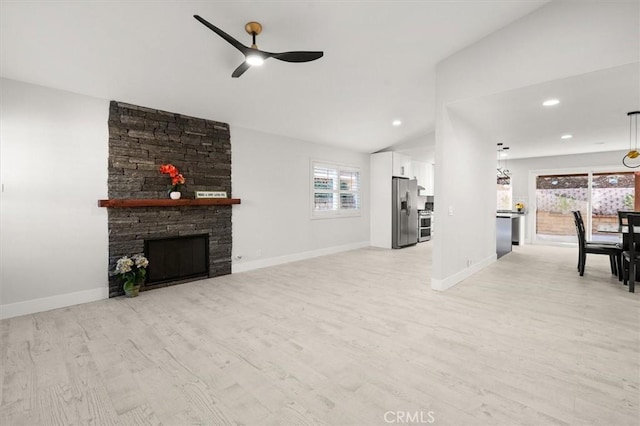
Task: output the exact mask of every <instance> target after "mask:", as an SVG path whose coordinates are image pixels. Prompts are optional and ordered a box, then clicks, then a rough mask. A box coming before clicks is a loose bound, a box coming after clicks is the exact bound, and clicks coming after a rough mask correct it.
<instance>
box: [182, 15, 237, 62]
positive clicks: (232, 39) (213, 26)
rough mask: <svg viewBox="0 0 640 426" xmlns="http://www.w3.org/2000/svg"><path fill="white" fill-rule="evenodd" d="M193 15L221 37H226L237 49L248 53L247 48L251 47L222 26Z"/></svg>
mask: <svg viewBox="0 0 640 426" xmlns="http://www.w3.org/2000/svg"><path fill="white" fill-rule="evenodd" d="M193 17H194V18H196V19H197V20H198V21H200V22H201V23H202V24H203V25H204V26H205V27H207V28H209V29H210V30H211V31H213V32H214V33H216V34H218V35H219V36H220V37H222V38H223V39H225V40H226V41H227V42H228V43H229V44H230V45H232V46H233V47H235V48H236V49H238V50H239V51H241V52H242V53H244V54H246V52H247V50H248V49H249V48H248V47H247V46H245V45H244V44H242V43H240V42H239V41H238V40H236V39H235V38H233V37H231V36H230V35H229V34H227V33H225V32H224V31H222V30H221V29H220V28H218V27H216V26H215V25H213V24H212V23H210V22H208V21H207V20H205V19H203V18H201V17H200V16H198V15H193Z"/></svg>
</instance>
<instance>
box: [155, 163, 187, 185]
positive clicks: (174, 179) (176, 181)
mask: <svg viewBox="0 0 640 426" xmlns="http://www.w3.org/2000/svg"><path fill="white" fill-rule="evenodd" d="M160 173H162V174H165V175H169V176H170V177H171V189H170V190H169V192H173V191H179V190H180V185H184V182H185V178H184V176H182V173H180V171H179V170H178V168H177V167H176V166H174V165H173V164H163V165H161V166H160Z"/></svg>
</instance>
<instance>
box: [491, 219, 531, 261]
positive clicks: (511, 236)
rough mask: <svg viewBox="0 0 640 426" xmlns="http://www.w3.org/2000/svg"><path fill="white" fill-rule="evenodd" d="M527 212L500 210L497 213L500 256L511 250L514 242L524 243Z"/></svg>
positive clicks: (498, 253)
mask: <svg viewBox="0 0 640 426" xmlns="http://www.w3.org/2000/svg"><path fill="white" fill-rule="evenodd" d="M524 219H525V213H524V212H518V211H511V212H510V211H500V212H497V213H496V254H497V255H498V258H500V257H502V256H504V255H505V254H507V253H509V252H511V250H512V246H513V244H515V245H523V244H524V232H525V231H524V229H525V226H524Z"/></svg>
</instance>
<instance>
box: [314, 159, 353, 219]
mask: <svg viewBox="0 0 640 426" xmlns="http://www.w3.org/2000/svg"><path fill="white" fill-rule="evenodd" d="M316 167H323V168H326V169H331V170H336V172H337V175H338V188H337V189H335V190H331V191H326V192H327V193H332V194H335V195H337V197H338V198H337V205H338V208H337V209H336V210H329V211H316V210H315V193H316V192H317V191H316V188H315V168H316ZM340 172H356V173H358V190H357V191H353V190H341V189H340ZM309 188H310V191H309V206H310V210H311V219H336V218H343V217H359V216H362V170H361V168H360V167H358V166H354V165H353V164H344V163H337V162H333V161H325V160H318V159H311V161H310V162H309ZM321 192H322V191H321ZM343 193H345V194H356V196H357V199H358V208H356V209H345V208H341V207H340V194H343Z"/></svg>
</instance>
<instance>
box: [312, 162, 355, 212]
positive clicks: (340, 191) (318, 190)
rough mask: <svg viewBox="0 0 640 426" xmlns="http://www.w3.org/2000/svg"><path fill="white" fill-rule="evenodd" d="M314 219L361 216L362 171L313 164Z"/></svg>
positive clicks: (332, 165) (346, 167)
mask: <svg viewBox="0 0 640 426" xmlns="http://www.w3.org/2000/svg"><path fill="white" fill-rule="evenodd" d="M312 168H313V178H312V182H311V187H312V191H313V211H312V215H313V216H314V217H331V216H345V215H351V216H355V215H359V214H360V169H359V168H357V167H350V166H341V165H336V164H327V163H319V162H315V161H314V162H312Z"/></svg>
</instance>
